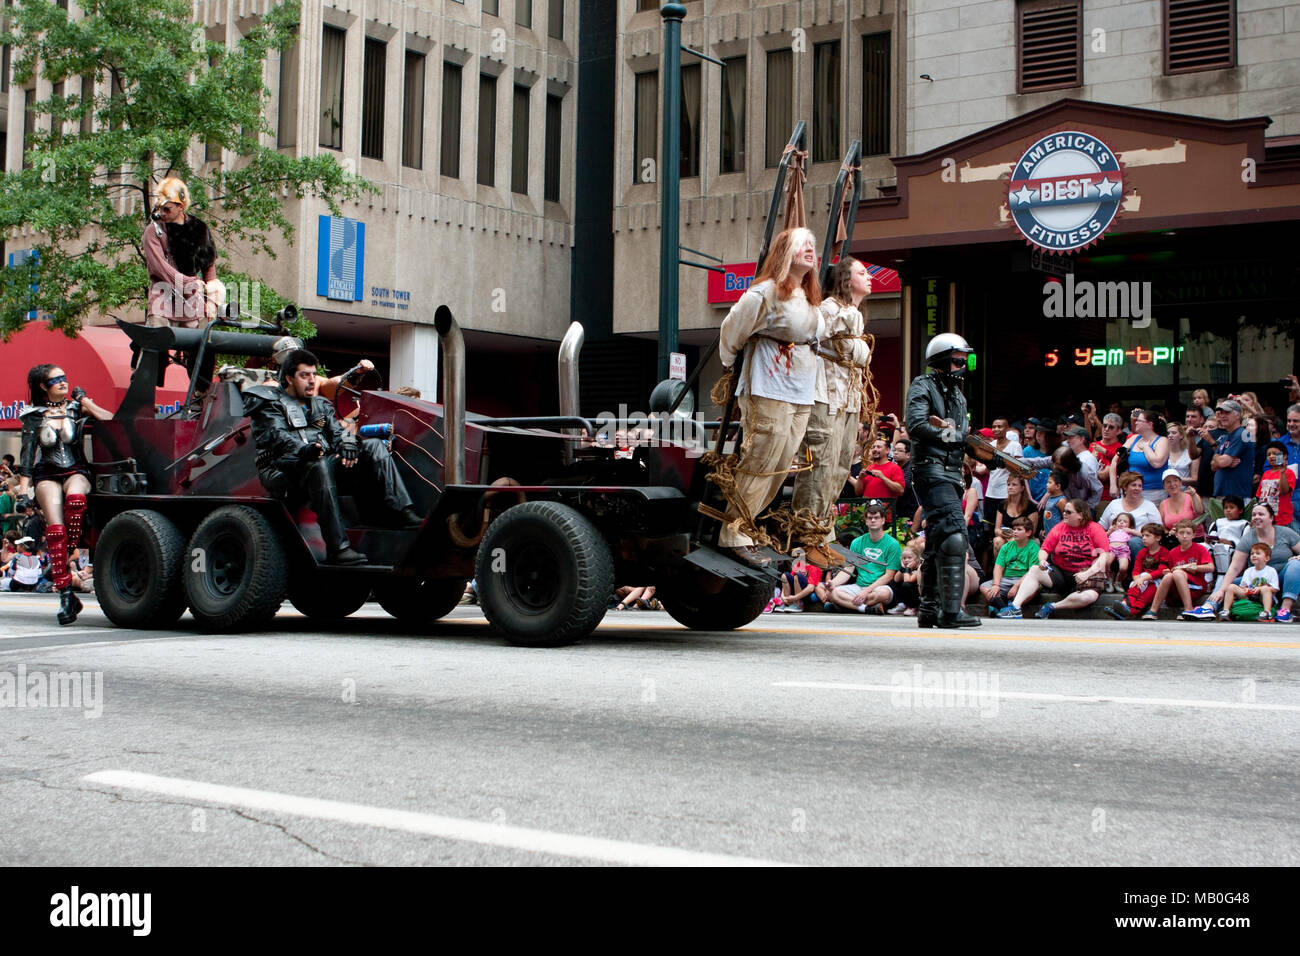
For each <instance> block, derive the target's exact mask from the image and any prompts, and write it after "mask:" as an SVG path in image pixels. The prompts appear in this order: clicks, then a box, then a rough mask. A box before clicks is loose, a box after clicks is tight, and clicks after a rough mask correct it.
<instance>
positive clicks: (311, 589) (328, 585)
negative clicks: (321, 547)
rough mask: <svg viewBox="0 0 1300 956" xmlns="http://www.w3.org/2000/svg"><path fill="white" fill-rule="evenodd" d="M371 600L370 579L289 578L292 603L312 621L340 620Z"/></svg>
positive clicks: (331, 576)
mask: <svg viewBox="0 0 1300 956" xmlns="http://www.w3.org/2000/svg"><path fill="white" fill-rule="evenodd" d="M369 597H370V579H369V578H367V577H364V576H358V577H347V576H345V575H344V574H313V573H310V572H307V573H303V574H290V575H289V601H290V603H292V604H293V606H294V607H295V608H297V609H298V610H299V611H301V612H302V614H303V616H304V617H308V618H311V619H312V620H313V621H341V620H343V619H344V618H345V617H347V616H348V615H349V614H355V613H356V612H357V611H359V610H361V606H362V605H363V604H365V603H366V599H367V598H369Z"/></svg>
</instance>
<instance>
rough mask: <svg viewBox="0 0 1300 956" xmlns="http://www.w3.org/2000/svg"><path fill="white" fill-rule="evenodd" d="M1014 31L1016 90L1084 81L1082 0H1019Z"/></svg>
mask: <svg viewBox="0 0 1300 956" xmlns="http://www.w3.org/2000/svg"><path fill="white" fill-rule="evenodd" d="M1016 33H1017V39H1018V43H1017V47H1018V50H1019V53H1020V56H1019V58H1018V63H1017V64H1016V66H1017V81H1018V85H1017V90H1018V91H1019V92H1021V93H1037V92H1039V91H1040V90H1061V89H1068V88H1070V87H1074V86H1080V85H1082V84H1083V4H1082V2H1081V0H1022V2H1021V3H1020V5H1019V9H1018V10H1017V23H1016Z"/></svg>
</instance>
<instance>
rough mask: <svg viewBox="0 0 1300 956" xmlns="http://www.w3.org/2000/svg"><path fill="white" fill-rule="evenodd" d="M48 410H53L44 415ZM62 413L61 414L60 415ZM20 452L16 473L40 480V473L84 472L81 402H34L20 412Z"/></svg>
mask: <svg viewBox="0 0 1300 956" xmlns="http://www.w3.org/2000/svg"><path fill="white" fill-rule="evenodd" d="M47 412H54V414H53V415H47ZM60 412H61V414H60ZM22 422H23V439H22V442H23V444H22V452H21V457H20V460H19V463H18V468H17V471H18V474H20V475H25V476H27V477H30V478H34V479H36V480H38V481H39V480H40V476H41V474H43V473H44V474H53V473H57V472H65V471H86V470H87V465H86V456H85V454H84V452H83V451H82V448H81V437H82V427H83V423H84V419H83V418H82V415H81V403H80V402H76V401H71V402H68V403H66V404H65V405H63V406H62V407H60V406H57V405H55V406H48V405H34V406H32V407H31V408H28V409H27V410H26V411H24V412H23V414H22Z"/></svg>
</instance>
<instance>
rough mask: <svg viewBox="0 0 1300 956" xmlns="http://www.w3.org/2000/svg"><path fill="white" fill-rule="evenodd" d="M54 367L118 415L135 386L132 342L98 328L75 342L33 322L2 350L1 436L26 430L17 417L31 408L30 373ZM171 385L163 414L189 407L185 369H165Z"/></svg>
mask: <svg viewBox="0 0 1300 956" xmlns="http://www.w3.org/2000/svg"><path fill="white" fill-rule="evenodd" d="M42 362H50V363H51V364H54V365H57V366H59V367H60V368H62V369H63V370H64V371H65V372H67V373H68V383H69V384H70V385H71V386H72V387H73V388H77V387H81V388H84V389H85V390H86V394H87V395H88V396H90V397H91V398H93V399H94V400H95V401H96V402H97V403H99V404H100V405H102V406H103V407H104V408H107V409H108V410H109V411H113V410H115V409H116V408H117V407H118V405H119V404H121V402H122V398H123V396H125V395H126V389H127V386H128V385H129V384H130V382H131V342H130V340H128V339H127V337H126V335H125V334H124V333H123V332H121V331H120V330H119V329H117V328H114V327H110V326H95V327H91V328H85V329H82V330H81V332H80V333H79V334H78V335H77V337H76V338H75V339H70V338H68V337H67V336H66V335H64V334H63V333H62V332H54V331H51V330H50V328H49V327H48V326H46V324H45V323H44V322H40V321H36V322H31V323H29V324H28V325H27V327H26V328H24V329H23V330H22V331H21V332H18V333H16V334H15V335H14V336H13V337H12V338H10V339H9V341H8V342H5V343H4V344H3V345H0V430H11V431H16V430H18V429H19V428H21V427H22V423H21V422H20V421H19V420H18V416H19V415H21V414H22V411H23V408H24V407H25V406H26V404H27V399H28V397H29V396H28V392H27V371H28V369H30V368H31V367H32V366H33V365H40V364H41V363H42ZM166 381H167V384H166V386H165V387H163V388H160V389H158V390H157V392H156V399H157V402H158V403H159V411H160V412H173V411H175V410H176V409H178V408H180V406H181V403H182V402H184V401H185V392H186V390H187V389H188V388H189V377H188V376H187V375H186V374H185V369H183V368H181V367H180V366H177V365H172V366H170V367H169V368H168V369H167V379H166Z"/></svg>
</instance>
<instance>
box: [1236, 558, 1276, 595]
mask: <svg viewBox="0 0 1300 956" xmlns="http://www.w3.org/2000/svg"><path fill="white" fill-rule="evenodd" d="M1237 583H1238V584H1240V585H1241V586H1242V587H1243V588H1262V587H1270V588H1272V589H1273V590H1275V591H1276V590H1277V572H1276V571H1275V570H1273V568H1271V567H1270V566H1269V565H1267V564H1266V565H1264V568H1263V570H1260V571H1256V570H1255V566H1254V565H1247V566H1246V570H1245V571H1243V572H1242V575H1241V577H1240V578H1238V579H1237Z"/></svg>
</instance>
